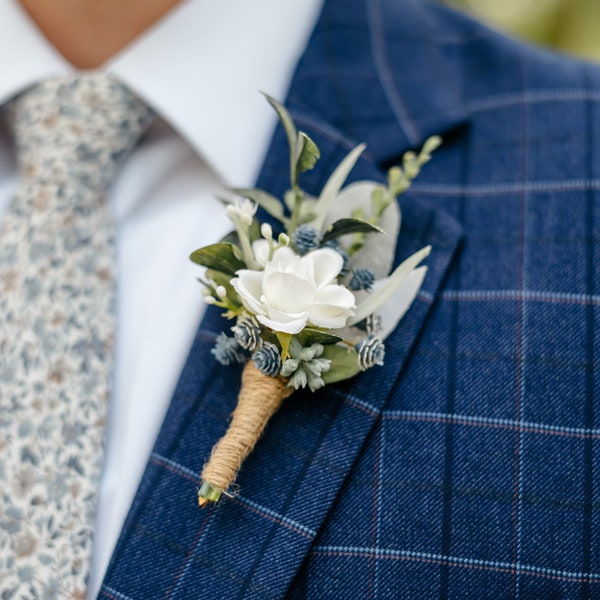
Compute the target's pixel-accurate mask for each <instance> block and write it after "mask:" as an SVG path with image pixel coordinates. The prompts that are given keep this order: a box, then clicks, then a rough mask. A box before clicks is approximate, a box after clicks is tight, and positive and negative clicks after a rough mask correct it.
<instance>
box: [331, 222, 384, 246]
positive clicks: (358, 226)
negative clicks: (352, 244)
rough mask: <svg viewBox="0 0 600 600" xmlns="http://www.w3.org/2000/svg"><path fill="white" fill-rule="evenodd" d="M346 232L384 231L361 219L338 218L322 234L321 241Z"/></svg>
mask: <svg viewBox="0 0 600 600" xmlns="http://www.w3.org/2000/svg"><path fill="white" fill-rule="evenodd" d="M347 233H385V232H384V231H383V229H381V227H378V226H377V225H372V224H371V223H369V222H368V221H364V220H363V219H340V220H339V221H336V222H335V223H333V225H331V226H330V227H329V228H328V229H327V231H326V232H325V233H324V234H323V237H322V242H329V241H330V240H333V239H335V238H336V237H339V236H340V235H345V234H347Z"/></svg>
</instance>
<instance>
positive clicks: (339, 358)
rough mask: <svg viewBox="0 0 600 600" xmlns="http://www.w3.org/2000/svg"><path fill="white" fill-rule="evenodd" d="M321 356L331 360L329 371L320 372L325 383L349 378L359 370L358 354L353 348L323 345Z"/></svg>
mask: <svg viewBox="0 0 600 600" xmlns="http://www.w3.org/2000/svg"><path fill="white" fill-rule="evenodd" d="M321 358H328V359H329V360H331V368H330V369H329V371H325V372H324V373H322V374H321V377H322V378H323V381H324V382H325V383H326V384H327V383H336V382H337V381H344V379H350V378H351V377H354V376H355V375H356V374H357V373H358V372H359V371H360V369H359V368H358V354H357V353H356V351H355V350H351V349H349V348H345V347H344V346H325V348H324V350H323V354H322V355H321Z"/></svg>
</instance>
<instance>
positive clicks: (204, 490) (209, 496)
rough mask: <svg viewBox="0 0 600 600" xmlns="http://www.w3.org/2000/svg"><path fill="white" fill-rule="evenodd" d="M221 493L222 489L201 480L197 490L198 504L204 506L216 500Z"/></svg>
mask: <svg viewBox="0 0 600 600" xmlns="http://www.w3.org/2000/svg"><path fill="white" fill-rule="evenodd" d="M222 493H223V490H222V489H220V488H218V487H215V486H214V485H212V484H210V483H208V481H204V480H202V485H201V486H200V489H199V490H198V506H199V507H200V508H204V507H205V506H208V503H209V502H216V501H217V500H218V499H219V498H220V497H221V494H222Z"/></svg>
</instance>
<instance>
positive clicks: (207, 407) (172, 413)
mask: <svg viewBox="0 0 600 600" xmlns="http://www.w3.org/2000/svg"><path fill="white" fill-rule="evenodd" d="M374 2H375V3H376V4H377V10H379V11H381V10H383V9H382V7H381V6H379V4H378V3H377V0H374ZM365 4H367V3H365ZM407 6H410V7H411V8H410V10H408V9H407V13H408V14H409V15H413V13H414V11H417V9H416V8H415V7H413V5H412V4H411V3H410V2H409V3H408V4H407ZM363 8H364V7H361V8H357V7H353V9H352V10H351V11H348V10H346V6H345V5H344V2H341V1H337V0H336V1H335V2H330V3H328V4H327V5H326V6H325V9H324V12H323V15H322V17H321V20H320V22H319V25H318V27H317V29H316V31H315V33H314V34H313V38H312V40H311V44H310V45H309V47H308V50H307V52H306V54H305V56H304V58H303V59H302V61H301V63H300V66H299V68H298V71H297V73H296V76H295V78H294V82H293V84H292V87H291V90H290V95H289V100H288V106H290V108H291V111H292V113H293V116H294V117H295V119H296V120H297V123H298V125H299V127H301V128H302V129H304V130H306V131H307V133H308V134H309V135H311V137H313V138H314V139H315V141H316V142H317V143H318V145H319V147H320V149H321V153H322V159H321V161H320V162H319V167H318V168H316V169H315V170H314V171H312V172H309V173H307V174H306V177H305V180H304V181H303V185H304V187H305V189H307V191H309V192H311V191H312V192H316V191H317V190H318V189H320V188H321V187H322V185H323V183H324V181H325V180H326V178H327V176H328V175H329V173H330V171H331V169H332V168H333V166H334V165H335V164H337V163H338V162H339V161H340V160H341V158H342V157H343V156H344V155H345V153H346V152H347V151H348V150H349V149H350V147H352V146H353V145H354V144H355V143H357V142H358V141H360V139H361V138H360V137H358V136H360V135H361V134H363V133H364V134H367V133H368V135H365V136H364V137H365V139H367V140H368V141H369V142H370V146H369V150H368V151H367V153H366V154H365V157H364V158H361V160H360V161H359V163H358V164H357V166H356V168H355V169H354V171H353V173H352V175H351V178H350V180H358V179H367V178H368V179H382V178H383V177H384V173H383V172H382V170H381V167H382V166H385V165H386V164H387V163H388V162H390V161H393V160H394V159H396V158H397V157H398V156H399V155H400V154H401V153H402V151H404V150H405V149H407V148H408V147H410V146H412V145H414V144H415V143H417V144H418V143H421V142H422V141H423V139H424V137H426V136H427V135H429V134H430V133H434V130H433V129H432V128H433V127H434V125H432V124H431V123H433V121H432V122H431V123H430V122H429V121H428V122H427V123H425V122H424V121H422V120H419V119H413V120H412V121H411V122H412V126H411V127H408V126H407V125H406V124H405V123H404V124H403V123H402V122H400V121H398V115H397V112H396V111H394V110H391V109H390V108H389V102H390V101H389V98H387V94H389V90H388V91H387V92H386V90H385V85H381V84H380V83H378V79H377V78H375V79H373V81H372V90H371V92H370V96H371V99H370V101H369V102H367V101H364V99H362V98H359V99H358V101H357V98H353V96H352V94H353V90H352V89H349V88H350V87H354V86H356V89H354V92H357V93H358V92H359V91H360V87H361V86H360V85H359V84H357V83H356V78H355V77H350V75H348V76H347V77H346V76H342V75H340V73H342V74H343V73H348V71H349V65H346V64H345V63H344V62H343V61H344V60H345V61H346V62H347V61H348V60H349V59H348V58H346V59H343V56H346V54H345V53H344V52H343V51H342V50H343V49H344V40H343V39H340V36H342V37H343V35H344V29H343V28H342V29H341V30H340V29H339V28H338V29H331V28H330V25H329V24H330V23H334V22H338V23H339V22H340V21H341V22H344V23H346V24H347V26H348V28H350V29H352V28H353V27H355V28H356V31H358V32H359V33H356V31H355V32H354V35H355V36H357V37H358V38H361V36H362V35H363V25H362V23H363V22H364V21H362V19H363V17H366V18H367V19H371V30H373V27H374V25H373V23H374V19H375V17H377V15H375V16H374V15H363V14H362V13H360V11H361V10H362V9H363ZM417 12H418V11H417ZM380 16H381V15H380ZM377 18H379V17H377ZM411 18H412V17H411ZM415 18H416V17H415ZM351 19H354V20H355V21H356V22H354V21H352V22H349V21H351ZM407 27H409V28H410V24H409V25H407ZM378 35H379V34H378ZM381 35H383V33H381ZM412 35H413V36H414V35H415V34H414V33H412ZM361 39H362V38H361ZM357 43H358V42H357ZM362 43H365V44H372V40H371V33H369V32H364V39H362ZM317 67H318V68H317ZM329 69H332V71H331V72H329ZM375 71H376V72H377V68H375ZM369 72H370V73H371V77H373V75H372V73H373V67H372V66H371V68H370V69H369ZM317 73H321V74H320V75H317ZM354 75H357V74H356V73H354ZM358 75H360V74H358ZM379 75H380V77H381V74H379ZM359 79H360V77H359ZM331 86H334V87H336V86H337V88H336V90H337V91H335V90H332V89H329V88H330V87H331ZM363 88H364V82H363ZM368 95H369V94H368ZM384 105H387V107H388V108H387V110H386V111H383V110H382V111H381V112H380V113H377V114H380V117H379V120H378V122H377V124H376V125H375V128H376V129H378V130H379V131H378V133H377V134H374V133H373V132H372V131H370V130H369V128H368V123H369V121H370V120H372V118H373V117H372V115H373V114H374V112H377V110H380V109H381V107H382V106H384ZM321 114H325V115H329V121H328V122H326V121H323V120H322V118H321V116H319V115H321ZM462 121H463V116H462V115H460V114H458V113H457V112H456V110H455V107H454V106H452V107H449V108H447V109H446V110H445V111H442V110H441V109H440V110H438V117H437V120H436V121H435V127H437V128H438V132H439V131H440V128H441V129H449V128H452V127H455V126H457V125H458V124H460V123H461V122H462ZM407 130H410V131H412V133H411V134H410V135H407V134H406V131H407ZM421 138H423V139H421ZM287 160H288V159H287V148H286V142H285V136H284V135H283V133H282V131H281V130H280V129H278V130H277V131H276V133H275V136H274V138H273V141H272V145H271V148H270V150H269V153H268V156H267V158H266V161H265V164H264V167H263V170H262V172H261V175H260V177H259V181H258V185H259V187H263V188H265V189H268V190H269V191H272V192H275V193H278V194H281V193H282V192H283V190H284V189H285V186H286V178H287ZM402 210H403V224H402V231H401V237H400V242H399V244H398V251H397V259H398V260H401V259H402V258H405V257H406V256H407V255H408V254H409V253H411V252H413V251H415V250H417V249H418V248H420V247H422V246H424V245H426V244H432V246H433V250H432V254H431V257H430V258H429V259H428V266H429V271H428V275H427V277H426V280H425V284H424V287H423V290H422V292H421V293H420V294H419V297H418V299H417V300H416V301H415V303H414V305H413V306H412V307H411V309H410V310H409V312H408V314H407V315H406V316H405V318H404V319H403V321H402V322H401V323H400V325H399V327H398V328H397V329H396V331H395V332H394V333H393V334H392V335H391V336H390V337H389V338H388V341H387V343H386V361H385V366H384V367H381V368H377V367H375V368H373V369H371V370H370V371H367V372H365V373H363V374H361V375H360V376H358V377H356V378H355V379H354V380H352V381H348V382H344V383H342V384H340V385H336V386H330V387H328V388H325V389H324V390H321V391H320V392H318V393H316V394H311V393H309V392H305V391H299V392H297V393H295V394H293V395H292V397H291V398H289V399H288V400H286V402H285V403H284V406H283V407H282V409H281V410H280V411H279V413H278V414H277V415H276V416H275V417H274V419H273V420H272V422H271V423H270V424H269V426H268V428H267V431H266V432H265V435H264V436H263V438H262V439H261V440H260V441H259V443H258V445H257V447H256V449H255V450H254V452H253V454H252V455H251V456H250V457H249V459H248V460H247V461H246V463H245V464H244V467H243V469H242V472H241V473H240V476H239V478H238V482H237V483H238V486H239V493H238V494H237V495H235V496H234V497H233V498H225V497H224V498H223V499H222V500H221V501H220V502H219V504H218V505H217V506H216V507H215V508H214V509H212V510H206V511H201V510H200V509H198V507H197V506H196V502H195V493H196V488H197V486H198V484H199V476H198V473H199V471H200V470H201V468H202V465H203V463H204V461H205V460H206V457H207V456H208V455H209V453H210V449H211V448H212V446H213V444H214V443H215V442H216V441H217V440H218V439H219V438H220V437H221V436H222V435H223V433H224V432H225V430H226V427H227V424H228V419H229V415H230V414H231V412H232V410H233V408H234V406H235V402H236V397H237V393H238V389H239V377H240V370H241V369H240V368H234V367H222V366H220V365H219V364H218V363H217V362H216V360H215V359H214V357H213V356H212V355H211V353H210V350H211V347H212V346H213V344H214V340H215V338H216V335H217V334H218V332H220V331H222V330H223V329H224V328H226V327H228V324H227V322H226V321H225V320H224V319H223V318H222V317H221V316H220V314H219V312H218V311H216V310H213V309H209V310H208V311H207V314H206V316H205V318H204V320H203V322H202V324H201V326H200V329H199V331H198V334H197V336H196V340H195V343H194V345H193V348H192V351H191V353H190V356H189V358H188V361H187V364H186V366H185V368H184V371H183V373H182V376H181V379H180V382H179V385H178V387H177V390H176V393H175V395H174V398H173V400H172V403H171V406H170V408H169V411H168V413H167V416H166V419H165V422H164V424H163V427H162V429H161V432H160V434H159V437H158V439H157V442H156V445H155V448H154V451H153V454H152V456H151V459H150V462H149V464H148V467H147V469H146V472H145V474H144V477H143V480H142V482H141V485H140V488H139V490H138V493H137V495H136V498H135V500H134V503H133V505H132V509H131V511H130V514H129V516H128V518H127V521H126V523H125V526H124V529H123V533H122V535H121V538H120V540H119V543H118V545H117V549H116V551H115V554H114V555H113V559H112V561H111V565H110V567H109V571H108V574H107V577H106V580H105V583H104V586H103V588H102V592H101V596H103V597H123V595H124V596H129V597H132V598H142V597H143V598H155V597H156V598H158V597H161V598H162V597H165V598H167V597H169V598H176V597H178V598H188V597H197V596H200V595H202V596H204V595H205V596H207V597H212V596H217V595H219V596H221V597H228V598H255V597H256V598H259V597H260V598H265V597H268V598H279V597H281V596H282V595H284V593H285V591H286V589H287V588H288V587H289V585H290V583H291V581H292V579H293V577H294V575H295V573H296V572H297V570H298V568H299V566H300V564H301V562H302V560H303V558H304V556H305V555H306V553H307V551H308V550H309V548H310V545H311V543H312V541H313V540H314V538H315V536H316V535H317V532H318V531H319V528H320V526H321V524H322V522H323V520H324V518H325V516H326V514H327V512H328V510H329V508H330V507H331V505H332V503H333V502H334V500H335V498H336V496H337V494H338V493H339V491H340V488H341V486H342V483H343V482H344V480H345V479H346V476H347V474H348V472H349V470H350V469H351V467H352V465H353V463H354V462H355V460H356V458H357V456H358V454H359V452H360V449H361V447H362V445H363V443H364V441H365V439H366V437H367V435H368V434H369V432H370V431H371V428H372V427H373V425H374V423H375V421H376V419H377V417H378V415H379V413H380V411H381V410H382V408H383V406H384V404H385V402H386V398H387V397H388V396H389V394H390V391H391V389H392V388H393V386H394V384H395V382H396V381H397V379H398V377H400V376H401V372H402V366H403V365H404V363H405V361H406V359H407V357H408V356H409V353H410V349H411V347H412V346H413V344H414V341H415V339H416V337H417V335H418V333H419V331H420V329H421V327H422V325H423V323H424V320H425V319H426V316H427V313H428V311H429V310H430V307H431V305H432V303H433V302H434V301H435V294H436V291H437V289H438V287H439V286H440V284H441V282H442V280H443V278H444V276H445V273H446V271H447V269H448V267H449V265H450V263H451V260H452V257H453V254H454V253H455V251H456V248H457V245H458V242H459V239H460V228H459V226H458V225H457V224H456V222H455V221H454V220H452V219H451V218H450V217H448V216H447V215H445V214H444V213H443V212H441V211H438V210H435V209H433V208H431V207H428V206H426V205H425V204H423V203H421V202H419V201H418V200H417V199H415V198H411V197H410V196H406V198H405V200H404V201H403V204H402ZM356 510H361V507H360V506H357V507H356ZM115 592H117V593H118V594H120V595H117V596H115Z"/></svg>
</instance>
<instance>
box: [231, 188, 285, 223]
mask: <svg viewBox="0 0 600 600" xmlns="http://www.w3.org/2000/svg"><path fill="white" fill-rule="evenodd" d="M231 191H232V192H233V193H235V194H238V195H239V196H243V197H244V198H248V199H249V200H252V202H256V204H258V205H259V206H260V207H262V208H263V209H264V210H266V211H267V212H268V213H269V214H270V215H271V216H272V217H275V218H276V219H278V220H279V221H281V222H282V223H285V222H286V221H287V219H286V217H285V215H284V214H283V204H282V203H281V202H280V201H279V200H278V199H277V198H276V197H275V196H271V194H269V193H267V192H265V191H263V190H259V189H245V188H233V189H232V190H231Z"/></svg>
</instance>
